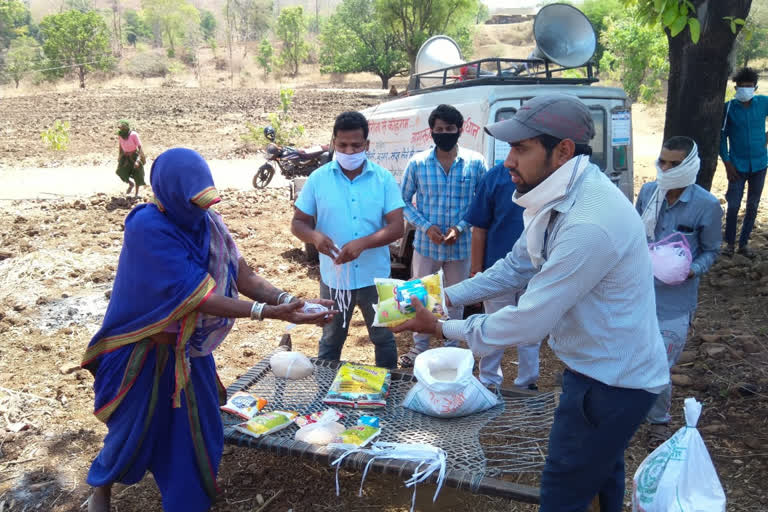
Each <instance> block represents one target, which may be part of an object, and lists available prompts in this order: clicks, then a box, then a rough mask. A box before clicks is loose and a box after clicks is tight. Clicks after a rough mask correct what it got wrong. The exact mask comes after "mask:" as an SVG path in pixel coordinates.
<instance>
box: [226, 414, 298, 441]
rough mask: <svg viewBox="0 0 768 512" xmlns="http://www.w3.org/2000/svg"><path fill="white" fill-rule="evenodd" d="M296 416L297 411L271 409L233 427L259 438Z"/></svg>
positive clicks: (290, 421)
mask: <svg viewBox="0 0 768 512" xmlns="http://www.w3.org/2000/svg"><path fill="white" fill-rule="evenodd" d="M296 416H297V413H295V412H293V411H272V412H268V413H264V414H259V415H257V416H254V417H253V418H251V419H250V420H248V421H246V422H244V423H240V424H239V425H235V426H234V427H233V428H234V429H235V430H237V431H238V432H242V433H243V434H248V435H249V436H252V437H256V438H259V437H261V436H265V435H267V434H271V433H273V432H277V431H278V430H282V429H284V428H285V427H287V426H289V425H291V424H292V423H293V421H292V420H293V418H295V417H296Z"/></svg>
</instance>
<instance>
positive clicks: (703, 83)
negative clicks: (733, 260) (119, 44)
mask: <svg viewBox="0 0 768 512" xmlns="http://www.w3.org/2000/svg"><path fill="white" fill-rule="evenodd" d="M625 2H626V3H627V4H628V5H636V6H638V8H639V10H640V16H641V18H642V19H644V20H646V21H647V22H648V23H650V24H651V25H652V26H655V27H657V28H658V29H659V30H664V33H665V34H666V36H667V42H668V44H669V86H668V88H667V112H666V119H665V123H664V138H665V139H667V138H669V137H672V136H674V135H685V136H688V137H691V138H692V139H694V140H695V141H696V143H697V144H698V146H699V157H700V158H701V167H700V169H699V176H698V179H697V183H698V184H699V185H701V186H702V187H704V188H706V189H707V190H709V188H710V187H711V186H712V178H713V177H714V174H715V168H716V166H717V159H718V148H719V147H720V127H721V126H722V124H723V113H724V110H725V109H724V108H723V101H724V99H725V89H726V86H727V84H728V79H729V75H730V72H731V69H730V68H731V66H730V59H729V57H730V54H731V51H732V50H733V47H734V43H735V41H736V36H737V35H738V34H739V32H740V31H741V29H742V27H743V26H744V23H745V20H746V19H747V17H748V16H749V11H750V8H751V7H752V0H728V1H723V0H625Z"/></svg>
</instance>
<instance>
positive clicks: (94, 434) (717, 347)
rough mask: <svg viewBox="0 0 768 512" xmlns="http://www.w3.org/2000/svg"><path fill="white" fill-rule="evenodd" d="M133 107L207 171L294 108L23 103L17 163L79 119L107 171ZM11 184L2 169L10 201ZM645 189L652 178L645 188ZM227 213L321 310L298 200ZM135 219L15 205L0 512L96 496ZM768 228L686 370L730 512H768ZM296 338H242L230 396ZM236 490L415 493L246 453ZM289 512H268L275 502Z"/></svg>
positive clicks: (0, 276) (702, 329) (8, 160)
mask: <svg viewBox="0 0 768 512" xmlns="http://www.w3.org/2000/svg"><path fill="white" fill-rule="evenodd" d="M374 101H376V100H374V99H372V98H366V97H365V96H364V95H362V94H350V93H342V92H331V93H329V92H322V91H314V90H300V91H298V92H297V93H296V109H297V110H296V111H297V112H300V114H299V115H298V118H299V121H301V122H302V123H304V124H305V125H307V126H308V127H310V129H311V130H316V132H315V133H316V134H317V137H318V138H327V135H328V132H327V127H328V126H329V125H330V121H331V120H332V118H333V115H335V113H337V112H338V111H340V110H343V109H346V108H362V107H363V106H365V105H368V104H371V103H373V102H374ZM132 102H135V103H132ZM118 105H123V106H125V105H132V108H133V111H135V112H137V114H136V115H135V116H134V117H135V118H136V119H137V120H140V121H141V124H142V126H143V135H144V137H145V139H147V140H153V141H155V142H153V148H155V147H156V148H158V149H160V148H165V147H170V146H173V145H175V144H180V143H185V142H187V141H189V140H190V138H191V137H194V140H195V141H198V142H199V145H200V147H201V149H202V150H203V152H204V153H205V154H206V156H217V157H226V156H227V155H232V154H237V151H239V150H240V149H239V148H241V146H240V142H239V138H238V133H239V131H240V130H241V129H242V126H243V124H244V121H245V120H246V119H252V118H255V117H258V116H259V115H261V113H263V112H265V111H270V110H274V109H275V108H277V94H276V92H275V91H257V90H235V91H222V92H216V93H210V92H205V91H194V90H186V89H181V90H177V89H168V90H166V89H156V90H152V91H142V90H138V91H130V93H129V94H127V95H124V96H120V95H118V94H117V93H116V92H114V91H111V92H110V91H89V92H86V93H82V94H77V95H74V96H73V95H69V96H63V95H56V94H46V95H42V96H30V97H20V98H13V99H8V100H4V109H5V110H4V113H6V112H8V113H10V114H9V116H8V117H7V119H6V121H5V122H4V123H3V126H2V128H0V130H2V133H3V137H2V138H0V163H2V164H3V165H4V166H6V167H10V166H23V165H36V166H41V165H43V164H45V163H46V162H48V161H50V159H51V155H49V154H47V153H45V152H43V151H41V149H40V144H39V133H37V132H36V131H35V130H36V129H37V128H36V127H37V126H39V125H40V124H41V123H42V124H46V123H48V122H49V121H50V120H51V119H54V118H56V117H57V116H59V117H60V116H61V115H62V114H66V115H71V116H75V115H79V116H81V117H80V121H79V122H78V125H77V128H76V132H75V133H76V134H77V137H73V147H72V149H71V150H70V151H69V152H68V154H70V155H71V156H67V157H65V158H67V159H71V160H73V161H82V162H84V163H87V162H89V161H95V160H98V161H99V162H101V161H105V160H108V159H110V158H112V154H113V152H114V148H113V145H114V138H113V137H112V123H113V119H116V118H118V117H121V116H122V114H121V112H120V110H121V109H118V108H117V107H118ZM638 124H639V123H638ZM74 130H75V127H74V125H73V131H74ZM9 140H12V142H9ZM56 158H58V159H59V160H61V159H62V158H61V157H60V156H57V157H56ZM79 159H80V160H79ZM89 159H90V160H89ZM2 176H3V170H2V169H0V183H1V182H2ZM641 180H642V177H640V176H638V180H637V182H638V185H639V183H640V181H641ZM713 192H715V193H716V194H718V196H720V197H721V196H722V192H723V183H722V181H716V184H715V188H714V189H713ZM147 197H148V196H145V197H144V199H146V198H147ZM223 198H224V201H223V202H222V203H221V205H220V208H219V210H220V211H221V212H222V213H223V215H224V217H225V221H226V222H227V224H228V225H229V227H230V229H231V231H232V233H233V235H234V236H235V238H236V240H237V242H238V244H239V246H240V248H241V250H242V252H243V254H244V256H245V257H246V258H247V259H248V260H249V261H250V262H251V264H252V265H253V266H254V267H256V268H258V269H259V272H260V273H261V274H262V275H264V276H265V277H266V278H267V279H269V280H270V281H271V282H273V283H274V284H276V285H278V286H281V287H284V288H285V289H288V290H291V291H292V292H294V293H297V294H300V295H303V296H313V295H315V294H316V293H317V279H318V270H317V267H316V266H314V265H311V264H308V263H307V262H306V261H304V259H303V256H302V252H301V244H300V243H299V242H298V241H297V240H296V239H294V238H293V237H292V236H291V235H290V231H289V226H288V220H289V219H290V215H291V209H290V203H289V199H288V192H287V190H285V189H276V190H261V191H255V190H253V191H232V190H228V191H224V193H223ZM133 204H135V203H134V201H132V200H129V199H127V198H124V197H120V196H108V195H104V194H101V195H94V196H89V197H81V198H78V199H67V200H62V199H57V200H48V201H42V200H37V201H14V202H0V210H1V213H2V215H0V260H1V261H0V338H1V339H2V340H3V342H2V343H0V512H3V511H8V510H13V511H28V510H50V511H57V512H59V511H78V510H81V505H82V504H83V502H84V501H85V499H86V497H87V496H88V492H89V489H88V487H87V485H86V484H85V483H84V478H85V474H86V472H87V469H88V466H89V464H90V462H91V460H92V459H93V457H94V456H95V454H96V453H97V452H98V450H99V447H100V443H101V439H102V437H103V435H104V433H105V428H104V426H103V425H102V424H101V423H99V422H98V421H97V420H96V419H95V418H94V417H93V416H92V414H91V413H92V405H93V393H92V390H91V385H92V380H91V376H90V374H88V373H87V372H85V371H83V370H79V369H78V366H77V365H78V362H79V360H80V356H81V354H82V351H83V349H84V347H85V345H86V343H87V341H88V339H89V338H90V336H91V335H92V334H93V332H94V331H95V329H96V328H97V326H98V324H99V322H100V319H101V316H102V314H103V311H104V308H105V307H106V304H107V298H108V296H109V292H110V289H111V283H112V280H113V278H114V273H115V269H116V265H117V256H118V254H119V250H120V247H121V243H122V228H123V219H124V218H125V215H126V214H127V213H128V212H129V210H130V208H131V207H132V206H133ZM764 204H768V203H764ZM763 211H764V212H765V211H766V208H765V207H764V208H763ZM764 212H763V213H761V215H760V217H759V219H758V226H757V228H756V230H755V231H756V232H755V234H754V236H753V246H754V248H755V250H756V252H757V253H758V256H757V258H756V259H754V260H747V259H746V258H743V257H741V256H735V257H733V258H731V259H725V258H721V259H720V261H719V262H718V263H717V264H716V265H715V266H714V268H713V269H712V271H711V272H710V273H709V274H708V275H707V276H706V277H705V278H704V279H703V282H702V289H701V295H700V307H699V311H698V314H697V317H696V320H695V329H694V330H693V331H692V332H691V336H690V339H689V341H688V345H687V347H686V351H685V352H684V353H683V355H682V357H681V360H680V363H679V364H678V366H676V367H675V368H674V369H673V379H674V382H675V384H676V387H675V389H674V402H673V404H674V405H673V411H672V412H673V416H674V419H673V425H674V426H675V427H676V428H677V427H680V426H682V424H683V421H682V402H683V399H684V398H685V397H688V396H695V397H696V398H697V399H698V400H700V401H702V402H703V404H704V412H703V416H702V418H701V420H700V425H699V426H700V431H701V432H702V435H703V437H704V440H705V442H706V444H707V446H708V448H709V451H710V454H711V456H712V459H713V461H714V463H715V466H716V468H717V470H718V474H719V476H720V478H721V481H722V483H723V486H724V487H725V489H726V493H727V495H728V499H729V505H728V510H729V511H738V512H746V511H749V512H752V511H758V510H765V504H766V503H768V491H766V488H765V481H766V480H768V434H766V431H767V430H768V400H766V399H767V398H768V307H766V301H767V300H768V215H766V214H765V213H764ZM284 329H285V326H284V325H283V324H280V323H277V322H271V321H267V322H265V323H263V324H257V323H255V322H248V321H241V322H239V323H238V324H237V326H236V327H235V331H234V332H233V333H232V334H231V335H230V336H229V338H228V339H227V340H226V342H225V343H224V344H223V345H222V346H221V347H220V348H219V349H218V350H217V353H216V356H217V362H218V365H219V371H220V375H221V378H222V381H223V382H224V383H225V385H228V384H230V383H232V382H234V381H235V380H236V379H237V377H238V376H239V375H241V374H242V373H244V372H245V371H246V370H247V369H248V368H250V367H251V366H252V365H254V364H255V363H256V362H257V361H259V360H260V359H262V358H263V357H265V356H266V355H267V354H269V353H270V352H271V351H272V350H273V349H274V347H275V346H276V344H277V340H278V339H279V338H280V336H281V334H282V333H283V332H284ZM291 334H292V336H293V339H294V346H295V347H296V349H297V350H300V351H302V352H304V353H306V354H309V355H313V354H314V353H315V351H316V343H317V340H318V338H319V329H317V328H315V327H308V326H300V327H297V328H295V329H293V330H292V331H291ZM408 345H409V340H408V338H407V337H406V336H403V335H401V336H398V348H399V350H400V351H404V350H406V349H407V347H408ZM343 357H344V358H345V359H350V360H356V361H361V362H368V363H371V362H373V351H372V349H371V346H370V343H369V342H368V341H367V335H366V333H365V328H364V325H363V323H362V318H361V317H360V316H359V315H357V316H355V318H353V321H352V330H351V335H350V338H349V339H348V340H347V344H346V347H345V351H344V354H343ZM514 361H515V355H514V351H510V353H509V355H508V357H507V358H506V359H505V362H504V370H505V374H506V376H507V382H510V381H511V378H513V377H514V375H515V373H516V369H515V365H514ZM561 370H562V367H561V365H560V363H559V362H558V361H556V359H555V358H554V357H553V356H552V354H551V352H550V351H549V349H548V348H546V347H545V348H544V349H543V354H542V377H541V380H540V383H539V384H540V388H541V389H542V390H551V389H552V388H553V387H554V386H555V375H556V374H558V373H559V372H560V371H561ZM645 438H646V429H645V427H643V428H641V430H640V431H639V432H638V434H637V435H636V437H635V439H634V440H633V443H632V445H631V446H630V448H629V450H628V452H627V473H628V475H629V477H630V478H631V475H632V474H633V473H634V470H635V469H636V467H637V465H638V464H639V463H640V462H641V461H642V460H643V458H644V457H645V455H646V453H647V452H646V450H645ZM297 470H298V473H297ZM297 477H298V478H297ZM220 479H221V482H222V484H223V485H222V487H223V490H224V494H223V496H222V499H221V500H220V501H219V503H217V504H216V506H215V507H214V510H215V511H222V512H223V511H226V512H234V511H257V510H259V511H260V510H265V511H267V510H268V511H281V512H285V511H287V510H293V511H297V512H298V511H315V510H317V511H326V510H388V511H399V510H407V509H408V508H409V507H410V492H409V491H407V490H404V489H403V486H402V484H401V482H400V481H399V480H398V479H397V478H390V477H381V476H378V475H377V476H376V477H375V478H369V479H368V480H367V483H366V486H365V490H364V495H363V497H361V498H359V497H357V496H356V489H357V486H358V485H359V474H354V473H346V472H342V479H341V489H342V495H341V497H339V498H336V497H335V489H334V483H333V473H332V472H331V471H330V470H329V469H328V468H327V467H324V466H320V465H317V464H314V463H308V462H305V461H302V460H301V459H296V458H291V457H275V456H267V455H263V454H260V453H255V452H253V451H251V450H247V449H242V448H235V447H233V448H228V449H227V451H226V454H225V457H224V459H223V462H222V468H221V472H220ZM430 496H431V492H430V491H429V490H427V489H426V488H425V489H423V490H421V491H420V492H419V495H418V497H419V499H418V504H417V509H418V510H448V511H453V510H455V511H459V510H462V511H464V510H477V511H480V510H483V511H485V510H499V511H501V510H504V511H530V510H534V508H533V507H530V506H526V505H520V504H517V503H511V502H509V501H505V500H500V499H494V498H487V497H476V496H472V495H470V494H468V493H465V492H455V491H451V490H445V491H443V493H442V494H441V497H440V498H439V499H438V501H437V504H436V505H434V506H433V505H431V504H430ZM627 496H628V498H627V502H629V495H627ZM272 497H274V500H272V501H271V502H269V503H268V504H267V505H266V507H264V508H261V507H262V505H261V503H262V500H269V499H270V498H272ZM113 503H114V506H113V509H114V510H119V511H121V512H150V511H159V510H161V507H160V501H159V494H158V493H157V491H156V488H155V486H154V483H153V482H152V480H151V478H146V479H145V480H144V481H143V482H141V483H140V484H137V485H135V486H130V487H124V486H117V487H116V488H115V499H114V502H113Z"/></svg>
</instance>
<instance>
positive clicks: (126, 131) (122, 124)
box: [117, 119, 131, 139]
mask: <svg viewBox="0 0 768 512" xmlns="http://www.w3.org/2000/svg"><path fill="white" fill-rule="evenodd" d="M117 134H118V135H119V136H121V137H122V138H124V139H127V138H128V136H129V135H130V134H131V123H129V122H128V120H127V119H121V120H119V121H118V122H117Z"/></svg>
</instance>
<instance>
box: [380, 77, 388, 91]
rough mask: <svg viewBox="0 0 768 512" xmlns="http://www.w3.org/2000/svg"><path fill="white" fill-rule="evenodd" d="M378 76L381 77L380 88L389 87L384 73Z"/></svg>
mask: <svg viewBox="0 0 768 512" xmlns="http://www.w3.org/2000/svg"><path fill="white" fill-rule="evenodd" d="M379 78H380V79H381V88H382V89H389V77H388V76H384V75H379Z"/></svg>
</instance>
